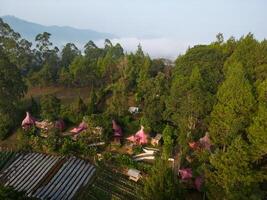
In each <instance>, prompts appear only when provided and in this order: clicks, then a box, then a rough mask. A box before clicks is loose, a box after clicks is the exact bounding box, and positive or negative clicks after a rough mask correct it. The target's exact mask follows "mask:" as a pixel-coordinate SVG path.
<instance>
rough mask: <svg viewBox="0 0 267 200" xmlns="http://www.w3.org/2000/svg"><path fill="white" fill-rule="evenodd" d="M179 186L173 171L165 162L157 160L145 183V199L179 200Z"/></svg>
mask: <svg viewBox="0 0 267 200" xmlns="http://www.w3.org/2000/svg"><path fill="white" fill-rule="evenodd" d="M178 189H179V188H178V185H177V182H176V180H175V178H174V175H173V172H172V169H171V168H170V167H169V166H168V162H167V161H165V160H157V161H156V163H155V165H154V166H153V168H152V170H151V173H150V176H149V177H148V178H147V179H146V180H145V182H144V190H143V195H142V196H143V199H148V200H150V199H151V200H152V199H154V200H165V199H170V200H171V199H179V197H178V194H179V193H178Z"/></svg>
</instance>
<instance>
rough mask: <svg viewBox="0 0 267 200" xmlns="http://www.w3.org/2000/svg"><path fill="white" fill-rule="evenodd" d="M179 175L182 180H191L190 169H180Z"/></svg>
mask: <svg viewBox="0 0 267 200" xmlns="http://www.w3.org/2000/svg"><path fill="white" fill-rule="evenodd" d="M179 173H180V175H181V178H182V180H187V179H190V178H192V176H193V175H192V169H191V168H184V169H180V170H179Z"/></svg>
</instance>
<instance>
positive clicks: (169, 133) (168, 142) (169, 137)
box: [162, 125, 174, 159]
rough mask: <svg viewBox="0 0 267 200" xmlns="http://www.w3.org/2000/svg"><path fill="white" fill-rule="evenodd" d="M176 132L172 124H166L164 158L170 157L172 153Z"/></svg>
mask: <svg viewBox="0 0 267 200" xmlns="http://www.w3.org/2000/svg"><path fill="white" fill-rule="evenodd" d="M173 137H174V133H173V129H172V127H171V126H169V125H166V126H165V128H164V130H163V141H164V144H163V152H162V156H163V158H164V159H168V158H169V157H170V155H171V153H172V148H173V142H174V139H173Z"/></svg>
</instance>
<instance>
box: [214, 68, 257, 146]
mask: <svg viewBox="0 0 267 200" xmlns="http://www.w3.org/2000/svg"><path fill="white" fill-rule="evenodd" d="M217 99H218V102H217V104H216V105H215V106H214V108H213V111H212V113H211V122H210V126H209V131H210V136H211V139H212V142H213V144H215V145H217V146H219V147H226V146H227V145H229V144H231V142H232V140H233V139H234V138H235V137H236V136H237V135H241V134H243V133H244V132H245V129H246V127H247V126H248V124H249V120H250V112H251V111H252V109H253V106H254V104H255V100H254V96H253V94H252V87H251V85H250V83H249V81H248V80H247V79H246V76H245V72H244V71H243V67H242V65H241V64H239V63H235V64H234V65H232V66H231V67H230V68H229V70H228V72H227V75H226V80H225V81H224V82H223V84H222V85H221V86H220V87H219V90H218V92H217Z"/></svg>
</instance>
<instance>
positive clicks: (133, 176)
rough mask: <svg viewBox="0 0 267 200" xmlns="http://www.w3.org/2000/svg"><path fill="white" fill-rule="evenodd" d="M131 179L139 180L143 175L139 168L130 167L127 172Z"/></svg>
mask: <svg viewBox="0 0 267 200" xmlns="http://www.w3.org/2000/svg"><path fill="white" fill-rule="evenodd" d="M127 175H128V176H129V179H130V180H133V181H135V182H137V181H138V180H139V179H140V178H141V177H142V176H141V172H140V171H139V170H137V169H129V170H128V172H127Z"/></svg>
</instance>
